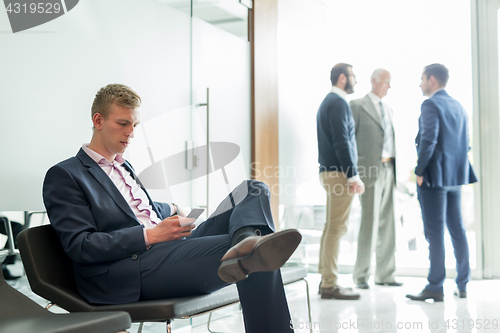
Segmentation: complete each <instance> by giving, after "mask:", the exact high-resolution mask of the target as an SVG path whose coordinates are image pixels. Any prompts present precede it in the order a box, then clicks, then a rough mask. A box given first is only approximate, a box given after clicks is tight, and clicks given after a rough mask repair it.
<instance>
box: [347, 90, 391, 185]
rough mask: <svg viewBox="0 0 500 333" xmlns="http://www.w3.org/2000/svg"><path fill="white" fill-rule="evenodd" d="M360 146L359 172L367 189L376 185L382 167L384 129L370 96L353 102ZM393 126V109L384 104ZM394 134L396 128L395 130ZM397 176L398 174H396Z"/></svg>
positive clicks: (356, 131) (357, 139) (352, 107)
mask: <svg viewBox="0 0 500 333" xmlns="http://www.w3.org/2000/svg"><path fill="white" fill-rule="evenodd" d="M350 104H351V110H352V115H353V117H354V122H355V133H356V142H357V145H358V172H359V177H360V178H361V180H362V181H363V182H364V183H365V186H366V187H371V186H374V185H375V181H376V180H377V177H378V171H379V170H380V168H381V167H382V147H383V144H384V129H383V127H382V120H381V119H380V116H379V114H378V112H377V110H376V109H375V105H373V102H372V100H371V99H370V96H369V95H365V97H363V98H360V99H355V100H352V101H351V103H350ZM384 106H386V107H387V108H385V110H386V112H387V113H388V114H389V116H390V119H391V124H392V109H391V108H390V107H388V106H387V104H384ZM393 133H394V128H393ZM394 174H396V172H394Z"/></svg>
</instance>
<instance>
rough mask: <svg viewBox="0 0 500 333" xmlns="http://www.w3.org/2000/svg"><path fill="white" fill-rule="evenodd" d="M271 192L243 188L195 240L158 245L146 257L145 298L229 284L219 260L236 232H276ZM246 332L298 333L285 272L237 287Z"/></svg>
mask: <svg viewBox="0 0 500 333" xmlns="http://www.w3.org/2000/svg"><path fill="white" fill-rule="evenodd" d="M269 197H270V193H269V189H268V187H267V186H266V185H265V184H264V183H261V182H258V181H254V180H252V181H245V182H243V183H242V184H240V185H239V186H238V187H237V188H236V189H235V190H234V191H233V192H232V193H231V194H230V195H229V196H228V197H226V199H225V200H224V201H223V202H222V203H221V204H220V205H219V207H218V208H217V210H216V211H215V212H214V213H213V214H212V215H211V216H210V218H208V219H207V221H205V222H203V223H202V224H200V225H199V226H198V227H197V228H196V229H195V230H193V232H192V234H191V236H190V237H188V238H186V239H184V240H179V241H170V242H163V243H159V244H155V245H153V246H152V247H151V248H150V249H149V250H148V251H146V252H145V253H143V254H141V281H142V282H141V289H142V290H141V299H142V300H152V299H162V298H170V297H182V296H189V295H199V294H203V293H211V292H213V291H216V290H218V289H221V288H223V287H225V286H227V285H228V284H227V283H226V282H224V281H222V280H221V279H220V278H219V276H218V274H217V271H218V268H219V266H220V260H221V258H222V256H223V255H224V254H225V253H226V252H227V250H228V249H229V248H230V246H231V238H232V236H233V234H234V232H235V231H236V230H238V229H240V228H242V227H245V226H257V227H259V229H260V230H261V232H262V234H268V233H271V232H273V231H274V223H273V219H272V215H271V208H270V202H269ZM236 285H237V287H238V293H239V296H240V302H241V307H242V310H243V318H244V322H245V330H246V332H247V333H264V332H269V333H271V332H272V333H281V332H293V330H292V329H291V328H290V313H289V309H288V304H287V301H286V296H285V292H284V287H283V281H282V279H281V274H280V271H279V270H278V271H274V272H258V273H253V274H250V275H249V277H248V278H247V279H245V280H243V281H240V282H238V283H237V284H236Z"/></svg>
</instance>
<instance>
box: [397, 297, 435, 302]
mask: <svg viewBox="0 0 500 333" xmlns="http://www.w3.org/2000/svg"><path fill="white" fill-rule="evenodd" d="M406 297H407V298H409V299H411V300H412V301H426V300H428V299H433V300H434V302H443V301H444V297H427V298H419V297H408V296H406Z"/></svg>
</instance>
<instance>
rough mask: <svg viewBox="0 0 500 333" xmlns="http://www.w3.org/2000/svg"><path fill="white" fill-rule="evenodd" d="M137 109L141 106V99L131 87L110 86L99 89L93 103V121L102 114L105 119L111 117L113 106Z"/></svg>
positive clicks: (114, 84) (115, 84)
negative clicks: (97, 114)
mask: <svg viewBox="0 0 500 333" xmlns="http://www.w3.org/2000/svg"><path fill="white" fill-rule="evenodd" d="M113 103H115V104H116V105H119V106H122V107H125V108H131V109H137V108H139V107H140V106H141V97H139V95H138V94H137V93H136V92H135V91H133V90H132V89H131V88H130V87H127V86H126V85H123V84H117V83H113V84H108V85H107V86H106V87H102V88H101V89H99V91H98V92H97V94H96V95H95V98H94V102H93V103H92V109H91V113H92V114H91V116H92V119H93V118H94V115H95V114H96V113H100V114H101V116H102V117H103V118H104V119H108V117H109V108H110V107H111V104H113Z"/></svg>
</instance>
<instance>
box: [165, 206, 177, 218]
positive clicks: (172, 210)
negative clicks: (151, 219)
mask: <svg viewBox="0 0 500 333" xmlns="http://www.w3.org/2000/svg"><path fill="white" fill-rule="evenodd" d="M167 205H168V206H169V207H170V216H174V215H175V214H177V213H178V211H177V206H176V205H175V204H173V203H171V204H170V203H167Z"/></svg>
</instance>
